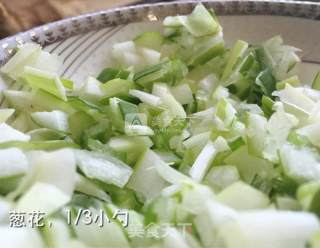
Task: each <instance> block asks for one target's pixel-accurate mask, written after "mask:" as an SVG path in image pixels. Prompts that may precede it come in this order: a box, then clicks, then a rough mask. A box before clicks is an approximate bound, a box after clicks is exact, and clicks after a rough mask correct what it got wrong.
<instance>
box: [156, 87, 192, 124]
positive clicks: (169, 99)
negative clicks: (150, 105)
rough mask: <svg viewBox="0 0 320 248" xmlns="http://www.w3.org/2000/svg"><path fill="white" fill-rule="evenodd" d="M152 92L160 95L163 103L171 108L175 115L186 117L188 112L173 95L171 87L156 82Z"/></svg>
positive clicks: (170, 110) (172, 113)
mask: <svg viewBox="0 0 320 248" xmlns="http://www.w3.org/2000/svg"><path fill="white" fill-rule="evenodd" d="M152 93H153V94H154V95H156V96H158V97H160V99H161V101H162V104H163V105H164V107H165V108H167V109H168V110H169V112H170V113H171V115H172V116H173V117H177V118H186V117H187V114H186V112H185V111H184V108H183V107H182V105H181V104H180V103H179V102H178V101H177V100H176V99H175V98H174V97H173V95H172V94H171V93H170V91H169V89H168V88H167V87H166V86H165V85H162V84H154V86H153V89H152Z"/></svg>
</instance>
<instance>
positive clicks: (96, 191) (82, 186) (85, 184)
mask: <svg viewBox="0 0 320 248" xmlns="http://www.w3.org/2000/svg"><path fill="white" fill-rule="evenodd" d="M75 191H77V192H81V193H83V194H86V195H90V196H94V197H97V198H98V199H101V200H103V201H105V202H111V198H110V196H109V195H108V194H107V193H106V192H104V191H103V190H102V189H101V188H99V186H97V185H96V184H95V183H93V182H91V181H90V180H89V179H87V178H85V177H84V176H81V175H80V174H77V178H76V185H75Z"/></svg>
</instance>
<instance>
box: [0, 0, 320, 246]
mask: <svg viewBox="0 0 320 248" xmlns="http://www.w3.org/2000/svg"><path fill="white" fill-rule="evenodd" d="M235 25H236V24H235ZM163 27H164V31H163V32H162V33H159V32H145V33H142V34H141V35H139V36H138V37H136V38H135V39H134V40H130V41H125V42H121V43H117V44H114V46H113V50H112V56H113V58H114V61H115V63H114V65H113V67H108V68H105V69H103V70H102V72H101V73H100V74H99V75H90V76H89V77H88V79H87V81H85V82H72V81H70V80H69V79H66V78H62V77H60V76H59V69H60V67H61V65H62V61H61V58H59V57H58V56H57V55H54V54H50V53H48V52H46V51H43V50H42V49H41V47H40V46H39V45H37V44H33V43H28V44H24V45H21V46H20V47H19V48H18V49H17V51H16V53H15V55H14V56H13V57H12V58H11V59H10V60H9V61H8V62H7V63H6V64H5V65H4V66H3V67H2V68H1V73H2V76H3V77H4V78H5V79H6V80H9V81H10V80H11V81H13V80H14V81H17V82H18V83H20V84H21V85H23V87H22V89H21V90H4V91H3V95H4V98H5V103H6V108H3V109H1V110H0V123H1V124H0V194H1V195H2V197H1V198H0V247H6V248H11V247H12V248H21V247H26V248H28V247H30V248H38V247H51V248H64V247H77V248H78V247H109V248H118V247H119V248H122V247H137V248H140V247H152V248H159V247H164V248H173V247H179V248H201V247H203V248H206V247H208V248H214V247H216V248H239V247H241V248H303V247H312V248H316V247H320V224H319V216H320V153H319V149H320V91H319V90H320V74H318V75H317V76H316V77H315V79H314V81H313V82H312V86H307V85H302V84H301V82H300V80H299V77H298V76H297V75H296V69H295V65H296V64H297V63H298V62H299V57H298V56H297V55H296V52H297V51H299V50H298V49H296V48H294V47H291V46H288V45H284V44H283V40H282V39H281V37H280V36H276V37H273V38H271V39H269V40H267V41H265V42H263V43H262V44H259V45H253V44H248V43H247V42H245V41H242V40H238V41H237V42H235V44H234V45H233V47H231V48H228V47H226V46H225V43H224V39H223V30H222V27H221V26H220V24H219V22H218V19H217V17H216V16H215V14H214V11H213V10H207V9H206V8H205V7H204V6H203V5H201V4H199V5H197V6H196V7H195V9H194V10H193V12H192V13H191V14H190V15H187V16H174V17H171V16H170V17H167V18H165V20H164V21H163ZM106 56H109V55H108V54H106ZM305 83H306V82H305ZM35 217H37V218H35ZM120 217H122V218H120ZM124 217H125V218H124Z"/></svg>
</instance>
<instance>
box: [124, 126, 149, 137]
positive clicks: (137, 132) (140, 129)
mask: <svg viewBox="0 0 320 248" xmlns="http://www.w3.org/2000/svg"><path fill="white" fill-rule="evenodd" d="M125 133H126V135H128V136H152V135H154V131H153V130H152V129H151V128H150V127H148V126H143V125H129V124H126V126H125Z"/></svg>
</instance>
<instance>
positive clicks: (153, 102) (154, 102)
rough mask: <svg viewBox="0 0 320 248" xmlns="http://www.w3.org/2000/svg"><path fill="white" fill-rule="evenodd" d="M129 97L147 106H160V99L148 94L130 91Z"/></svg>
mask: <svg viewBox="0 0 320 248" xmlns="http://www.w3.org/2000/svg"><path fill="white" fill-rule="evenodd" d="M129 94H130V95H131V96H134V97H137V98H138V99H139V100H140V101H141V102H143V103H146V104H149V105H150V106H153V107H158V106H159V105H160V104H161V99H160V97H158V96H155V95H152V94H149V93H147V92H144V91H141V90H130V91H129Z"/></svg>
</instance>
